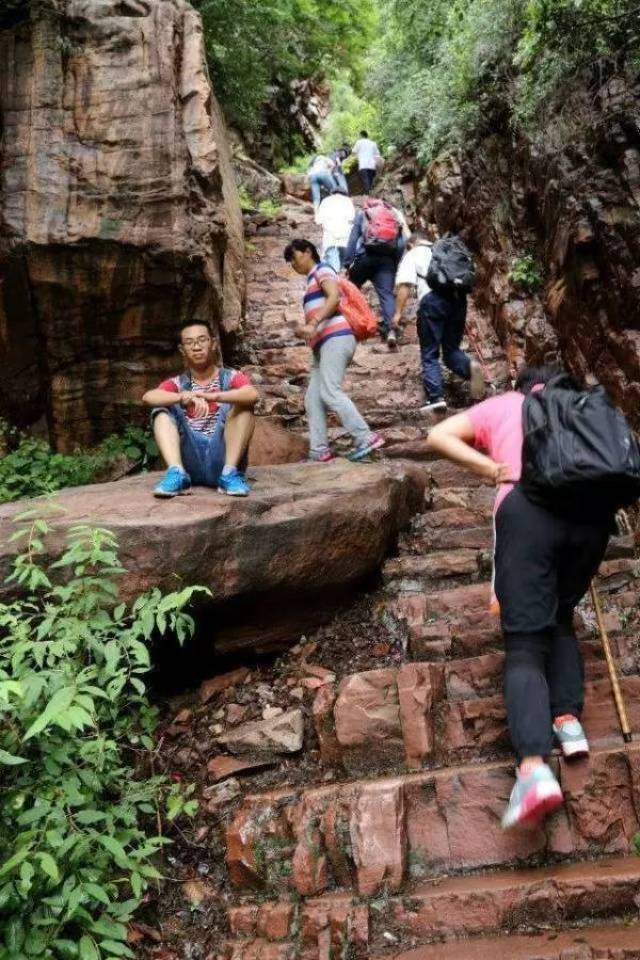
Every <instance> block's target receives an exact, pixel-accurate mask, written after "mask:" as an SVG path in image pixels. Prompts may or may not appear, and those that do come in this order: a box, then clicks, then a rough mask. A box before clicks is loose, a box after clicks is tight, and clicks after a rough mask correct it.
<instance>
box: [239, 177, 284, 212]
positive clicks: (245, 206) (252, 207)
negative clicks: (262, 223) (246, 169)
mask: <svg viewBox="0 0 640 960" xmlns="http://www.w3.org/2000/svg"><path fill="white" fill-rule="evenodd" d="M238 194H239V197H240V207H241V209H242V210H244V211H245V212H254V211H256V210H257V211H258V213H261V214H263V216H265V217H277V215H278V214H279V213H280V211H281V210H282V204H280V203H278V201H277V200H270V199H269V198H267V199H265V200H255V199H254V198H253V197H252V196H251V194H250V193H249V191H248V190H247V188H246V186H245V185H244V184H241V185H240V187H239V188H238Z"/></svg>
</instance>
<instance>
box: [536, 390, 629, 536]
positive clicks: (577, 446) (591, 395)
mask: <svg viewBox="0 0 640 960" xmlns="http://www.w3.org/2000/svg"><path fill="white" fill-rule="evenodd" d="M522 417H523V424H522V425H523V430H524V444H523V448H522V478H521V480H520V485H521V488H522V490H523V492H524V494H525V495H526V496H527V497H528V498H529V500H531V501H533V503H537V504H539V505H540V506H543V507H546V508H547V509H550V510H552V511H555V512H560V513H561V514H563V515H565V516H570V517H572V518H575V519H580V520H590V519H593V517H594V516H606V515H607V514H608V515H612V514H613V513H615V511H616V510H619V509H620V508H621V507H626V506H629V504H631V503H633V501H634V500H636V499H637V498H638V497H639V496H640V446H639V444H638V440H637V438H636V436H635V435H634V433H633V431H632V430H631V427H630V426H629V424H628V423H627V421H626V419H625V417H624V416H623V415H622V414H621V413H620V412H619V410H616V408H615V407H614V405H613V403H612V401H611V399H610V397H609V395H608V394H607V392H606V390H605V389H604V387H600V386H598V387H593V388H592V389H590V390H584V391H581V390H576V389H575V385H574V383H573V381H572V380H571V378H570V377H569V376H567V374H564V373H562V374H558V376H556V377H553V378H552V379H551V380H549V382H548V383H547V384H546V385H545V387H544V389H542V390H536V391H533V392H532V393H529V394H528V395H527V396H526V397H525V401H524V404H523V408H522Z"/></svg>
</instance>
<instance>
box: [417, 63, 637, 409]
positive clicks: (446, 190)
mask: <svg viewBox="0 0 640 960" xmlns="http://www.w3.org/2000/svg"><path fill="white" fill-rule="evenodd" d="M639 98H640V87H636V88H633V87H632V86H629V84H628V83H625V82H624V81H623V80H621V79H619V78H618V79H614V80H611V81H610V82H609V83H608V84H607V85H606V86H605V87H604V88H603V89H602V90H601V91H600V92H599V94H598V96H597V98H596V99H595V101H594V100H593V99H591V98H588V97H587V96H586V94H585V96H584V98H583V99H576V100H575V101H574V102H572V103H571V104H567V105H566V107H565V110H564V111H563V113H562V115H561V116H559V117H557V118H556V119H555V120H554V121H553V122H552V123H551V124H550V125H549V128H548V129H547V130H546V132H545V135H544V139H542V138H540V142H538V143H535V144H534V143H532V142H529V141H526V140H524V139H522V138H515V137H513V136H511V135H507V134H499V133H496V134H494V135H493V136H490V137H487V138H485V139H484V140H483V141H482V142H481V143H480V144H479V145H477V146H476V147H474V148H470V149H469V150H468V151H466V152H463V153H462V154H461V155H460V156H459V157H457V158H449V159H445V160H442V161H439V162H436V163H434V164H432V165H431V167H430V168H429V170H428V172H427V174H426V176H424V177H423V179H422V180H421V181H420V183H419V186H418V190H417V210H418V212H419V213H420V214H421V216H422V218H423V219H424V220H425V221H431V222H435V223H437V225H438V227H439V229H440V230H441V231H443V230H456V231H458V232H460V233H461V234H462V235H463V236H464V237H465V238H466V239H467V241H468V242H469V244H470V246H471V247H472V249H473V250H474V253H475V254H476V256H477V264H478V288H477V300H478V304H479V306H480V307H483V308H486V309H487V310H488V312H489V314H490V316H491V319H492V322H493V324H494V326H495V328H496V330H497V332H498V335H499V337H500V339H501V341H502V343H503V345H504V346H505V348H506V350H507V353H508V356H509V360H510V363H511V366H512V369H514V370H515V369H516V368H517V367H518V366H519V365H520V364H521V363H522V362H523V361H524V360H526V361H527V362H541V361H544V360H552V359H556V358H558V357H561V358H562V359H563V360H564V362H565V363H566V364H567V366H568V367H569V368H570V369H571V370H572V371H573V372H574V373H576V374H578V375H581V376H583V377H586V379H587V380H589V379H590V378H591V379H594V378H595V379H597V380H599V381H600V382H601V383H603V384H604V385H605V386H606V387H607V388H608V389H609V390H610V391H611V393H612V395H613V397H614V398H615V400H616V402H617V403H619V404H620V405H621V407H622V408H623V409H624V410H625V412H626V413H627V414H628V415H629V416H630V417H631V418H632V419H633V421H634V423H635V425H636V426H640V126H639V124H638V102H639ZM527 255H530V256H532V257H533V259H534V261H535V262H536V263H537V264H538V265H539V267H540V271H541V276H542V283H541V285H540V288H539V289H538V290H537V291H535V292H532V291H531V290H530V289H527V288H526V285H523V284H521V283H520V284H518V283H517V282H515V281H513V280H512V279H510V278H509V273H510V270H511V269H512V267H513V263H514V261H517V260H518V258H521V257H523V256H527Z"/></svg>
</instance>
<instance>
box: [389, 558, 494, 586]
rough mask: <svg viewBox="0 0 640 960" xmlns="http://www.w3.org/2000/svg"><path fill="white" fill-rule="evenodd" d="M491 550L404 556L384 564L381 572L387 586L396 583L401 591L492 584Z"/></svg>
mask: <svg viewBox="0 0 640 960" xmlns="http://www.w3.org/2000/svg"><path fill="white" fill-rule="evenodd" d="M492 562H493V554H492V550H491V548H490V547H489V548H488V549H478V548H475V549H474V548H464V547H460V548H458V549H443V550H436V551H431V552H429V553H427V554H426V555H424V554H413V553H412V554H404V555H403V556H399V557H393V558H392V559H391V560H387V561H386V563H385V564H384V566H383V568H382V579H383V582H384V583H386V584H392V583H394V581H398V583H397V584H396V586H397V587H398V588H399V589H401V590H414V589H420V588H424V587H425V586H427V585H429V586H433V587H435V586H437V585H438V584H439V583H440V582H441V581H443V580H448V581H453V580H455V581H457V582H458V583H474V582H477V581H479V580H487V581H489V580H491V571H492V569H493V567H492Z"/></svg>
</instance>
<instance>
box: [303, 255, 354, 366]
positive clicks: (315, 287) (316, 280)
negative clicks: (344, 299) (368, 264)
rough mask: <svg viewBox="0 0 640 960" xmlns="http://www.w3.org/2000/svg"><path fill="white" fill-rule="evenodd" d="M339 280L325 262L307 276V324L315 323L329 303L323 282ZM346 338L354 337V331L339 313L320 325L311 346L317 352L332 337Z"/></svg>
mask: <svg viewBox="0 0 640 960" xmlns="http://www.w3.org/2000/svg"><path fill="white" fill-rule="evenodd" d="M337 279H338V274H337V273H336V272H335V270H334V269H333V267H330V266H329V264H328V263H323V262H320V263H318V264H317V265H316V266H315V267H314V268H313V270H312V271H311V272H310V273H309V274H308V275H307V288H306V290H305V294H304V297H303V300H302V307H303V309H304V318H305V322H306V323H307V324H312V323H313V318H314V317H315V315H316V314H317V312H318V310H321V309H322V307H324V305H325V303H326V302H327V298H326V297H325V295H324V293H323V290H322V284H323V282H324V281H325V280H336V281H337ZM346 336H353V330H352V329H351V327H350V326H349V324H348V322H347V321H346V320H345V318H344V317H343V316H342V314H341V313H340V312H337V313H334V314H333V315H332V316H331V317H327V318H326V319H325V320H323V321H322V322H321V323H319V324H318V326H317V327H316V329H315V332H314V334H313V337H312V338H311V341H310V346H311V348H312V349H313V350H315V349H316V348H317V347H320V346H322V344H323V343H324V342H325V340H330V339H331V337H346Z"/></svg>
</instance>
